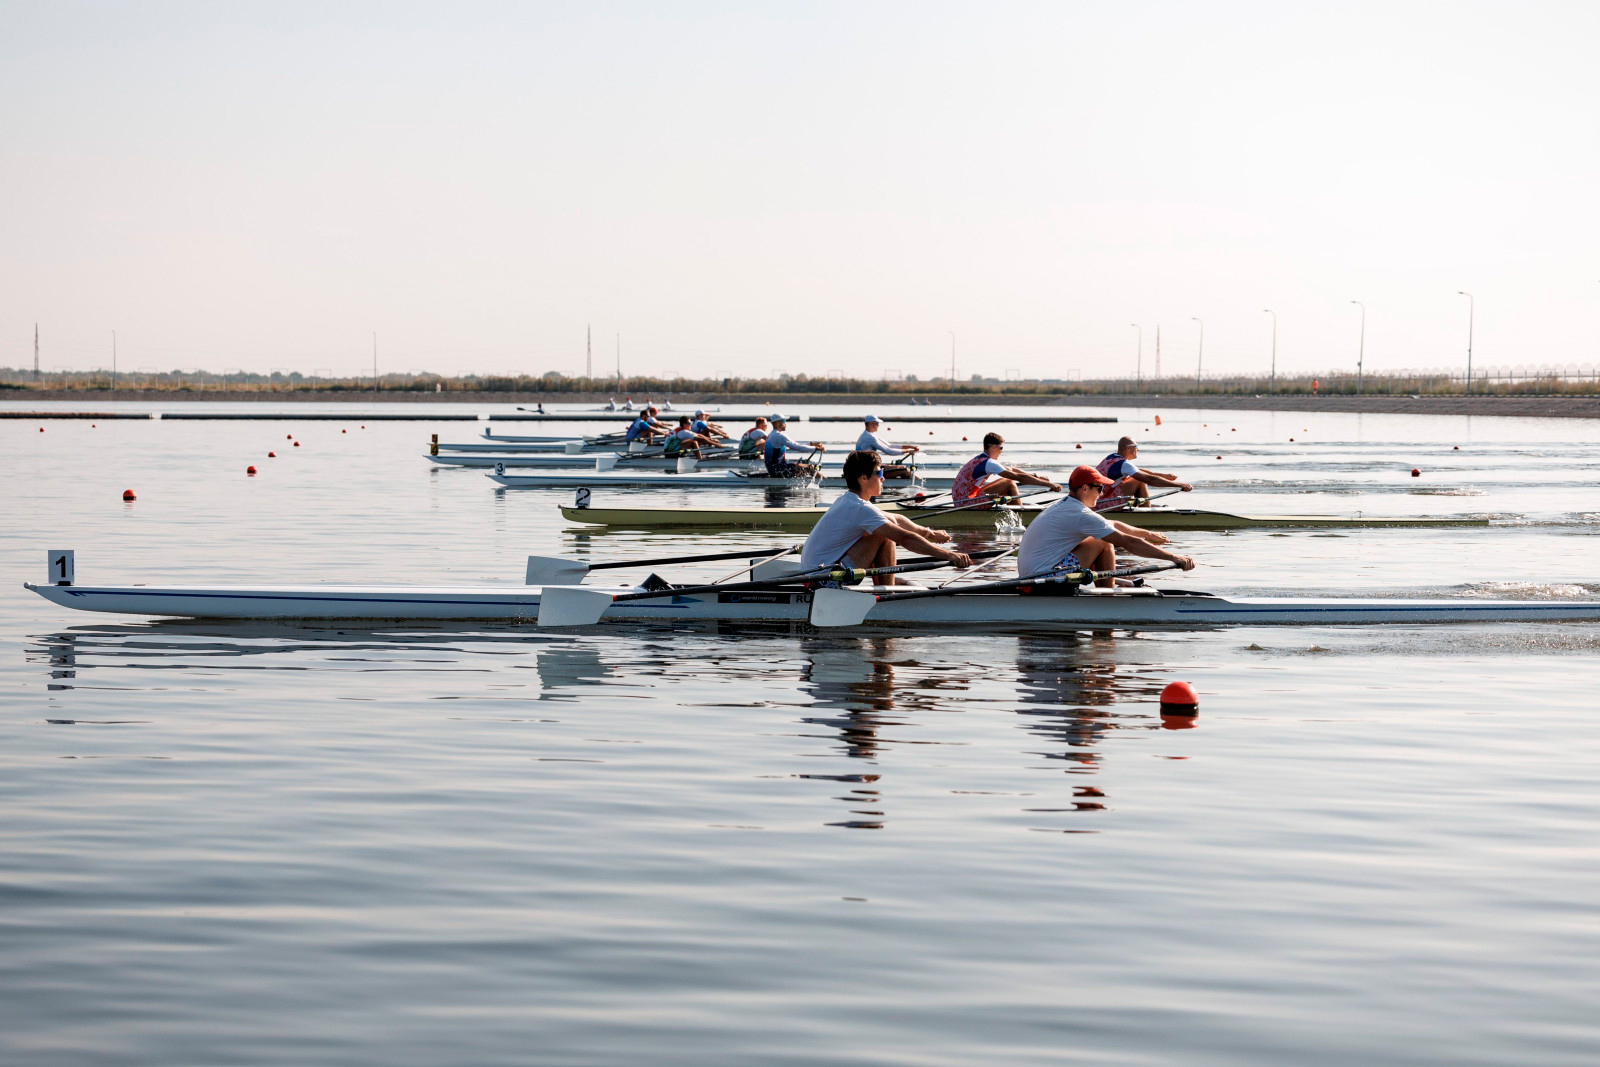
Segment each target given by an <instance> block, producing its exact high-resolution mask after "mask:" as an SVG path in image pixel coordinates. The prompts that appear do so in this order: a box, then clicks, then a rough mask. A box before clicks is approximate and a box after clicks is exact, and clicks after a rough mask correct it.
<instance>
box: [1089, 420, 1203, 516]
mask: <svg viewBox="0 0 1600 1067" xmlns="http://www.w3.org/2000/svg"><path fill="white" fill-rule="evenodd" d="M1138 455H1139V442H1137V441H1135V440H1134V439H1133V438H1131V437H1124V438H1122V440H1120V441H1118V442H1117V450H1116V451H1115V452H1113V453H1111V455H1109V456H1107V457H1106V458H1105V459H1103V460H1101V461H1100V466H1099V471H1100V473H1101V474H1103V475H1105V476H1106V477H1107V478H1110V479H1111V488H1109V489H1107V490H1106V491H1105V496H1104V497H1103V498H1102V499H1101V501H1100V504H1101V506H1102V507H1105V506H1108V505H1112V504H1122V503H1127V502H1129V501H1134V502H1144V503H1148V502H1149V500H1150V487H1151V486H1152V485H1159V486H1171V487H1172V488H1174V489H1182V490H1183V491H1184V492H1185V493H1187V492H1188V491H1189V490H1191V489H1193V488H1194V486H1192V485H1190V484H1189V483H1188V482H1180V481H1178V476H1177V475H1176V474H1162V473H1161V472H1160V471H1147V470H1140V469H1139V467H1138V466H1137V465H1136V464H1135V463H1134V462H1133V461H1134V460H1135V459H1136V458H1137V457H1138Z"/></svg>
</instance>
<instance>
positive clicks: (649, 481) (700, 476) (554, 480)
mask: <svg viewBox="0 0 1600 1067" xmlns="http://www.w3.org/2000/svg"><path fill="white" fill-rule="evenodd" d="M507 466H510V464H507ZM489 477H490V478H491V479H493V480H494V482H495V483H496V484H498V485H501V486H504V487H505V488H507V489H600V488H605V487H612V488H627V489H785V488H796V487H811V486H814V485H817V484H820V485H822V486H824V487H826V488H832V489H843V488H844V479H843V478H823V479H822V481H821V482H820V483H817V482H808V481H805V480H802V479H794V478H773V477H771V476H770V475H766V474H755V475H746V474H744V473H743V472H740V471H732V470H721V471H706V472H705V473H700V472H698V471H695V472H692V473H689V474H675V473H673V472H672V471H641V472H639V473H633V472H631V471H619V470H609V471H571V472H566V473H562V472H556V471H551V472H548V473H544V474H491V475H489ZM952 480H953V479H952V478H951V477H949V476H939V475H929V476H927V477H923V478H919V479H918V480H917V483H916V484H917V485H919V486H922V487H926V488H937V487H940V486H948V485H949V484H950V483H951V481H952ZM898 484H900V485H903V486H909V485H910V484H911V483H909V482H901V483H898ZM813 521H815V520H813Z"/></svg>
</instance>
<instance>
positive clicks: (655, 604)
mask: <svg viewBox="0 0 1600 1067" xmlns="http://www.w3.org/2000/svg"><path fill="white" fill-rule="evenodd" d="M24 588H27V589H31V590H32V591H34V592H35V593H38V594H39V595H40V596H42V597H44V598H45V599H46V600H49V601H50V602H51V603H53V604H57V605H60V606H61V607H67V608H75V609H78V610H80V611H98V612H111V613H114V614H121V615H141V616H157V617H163V616H164V617H177V618H204V619H352V620H369V621H391V620H404V619H461V620H496V621H532V620H534V619H536V618H537V617H538V614H539V604H540V598H541V595H542V593H543V591H544V589H545V588H551V589H554V588H580V587H573V586H562V587H557V586H549V587H540V586H509V585H508V586H479V587H430V586H420V587H406V586H332V585H306V586H259V587H246V586H149V585H133V586H127V585H124V586H87V585H48V584H39V585H34V584H31V583H25V584H24ZM582 588H589V587H582ZM896 588H903V587H892V586H879V587H868V589H869V591H873V592H878V593H888V592H892V591H893V590H894V589H896ZM596 591H600V592H606V593H614V594H618V595H625V594H629V593H633V592H635V591H636V589H635V588H634V587H629V586H615V587H596ZM659 592H660V595H659V596H657V597H655V598H653V599H648V600H631V601H625V602H618V603H615V604H613V605H612V606H610V607H608V608H607V609H606V610H605V613H604V616H603V620H604V621H607V622H626V621H670V622H695V621H707V622H717V621H737V622H787V623H802V622H805V621H806V620H807V618H808V616H809V613H810V608H811V601H812V596H813V593H812V591H811V590H809V589H806V588H802V587H798V586H793V587H775V588H770V589H764V590H736V591H730V592H722V593H717V592H709V593H698V594H694V595H682V594H677V593H674V592H672V591H671V589H665V590H660V591H659ZM1574 621H1600V600H1561V601H1537V600H1480V599H1475V598H1465V597H1462V598H1442V599H1428V600H1421V599H1419V600H1407V599H1356V598H1333V597H1323V598H1301V597H1241V598H1237V599H1235V598H1228V597H1221V596H1213V595H1211V594H1208V593H1196V592H1184V591H1173V590H1159V589H1154V588H1149V587H1143V588H1137V589H1116V590H1103V591H1102V590H1093V591H1090V590H1085V591H1084V592H1082V593H1080V594H1078V595H1076V596H1041V595H1024V594H1019V593H1016V592H1002V593H974V594H970V595H965V596H951V597H944V598H929V599H924V600H905V601H894V600H885V601H881V602H879V603H877V604H876V605H875V606H874V607H873V608H872V609H871V611H870V612H869V613H868V614H867V617H866V622H867V623H868V624H887V625H909V626H919V625H920V626H939V627H944V626H950V625H986V626H1052V625H1055V626H1076V627H1082V626H1094V627H1105V626H1111V627H1127V626H1140V627H1143V626H1180V627H1184V626H1198V627H1210V626H1235V625H1263V624H1265V625H1352V624H1357V625H1359V624H1370V623H1439V622H1493V623H1507V622H1574Z"/></svg>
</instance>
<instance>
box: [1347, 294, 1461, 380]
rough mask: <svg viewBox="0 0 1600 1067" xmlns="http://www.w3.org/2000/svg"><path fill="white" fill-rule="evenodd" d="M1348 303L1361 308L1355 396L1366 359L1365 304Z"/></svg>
mask: <svg viewBox="0 0 1600 1067" xmlns="http://www.w3.org/2000/svg"><path fill="white" fill-rule="evenodd" d="M1350 303H1352V304H1354V305H1355V306H1356V307H1358V308H1360V309H1361V344H1360V345H1359V346H1358V347H1357V348H1356V396H1360V395H1361V368H1362V366H1363V365H1364V364H1365V363H1366V360H1367V305H1365V304H1363V303H1362V302H1361V301H1359V300H1352V301H1350ZM1467 384H1468V385H1469V386H1470V385H1471V384H1472V381H1471V372H1470V371H1469V372H1468V379H1467Z"/></svg>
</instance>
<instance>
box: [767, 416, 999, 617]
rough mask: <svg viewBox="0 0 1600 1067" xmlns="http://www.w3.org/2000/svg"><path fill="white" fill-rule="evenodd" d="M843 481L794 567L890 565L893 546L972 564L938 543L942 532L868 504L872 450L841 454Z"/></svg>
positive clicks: (878, 486) (876, 489)
mask: <svg viewBox="0 0 1600 1067" xmlns="http://www.w3.org/2000/svg"><path fill="white" fill-rule="evenodd" d="M774 421H775V422H776V420H774ZM844 484H845V486H846V487H847V488H848V490H849V491H848V492H846V493H844V494H843V495H841V496H840V497H839V499H838V500H835V501H834V502H833V504H832V505H831V506H830V507H829V508H828V510H827V511H825V512H824V513H823V515H822V518H820V519H818V520H817V524H816V526H814V527H812V529H811V533H810V534H809V535H808V536H807V537H806V543H805V546H804V547H803V548H802V549H801V550H800V566H801V567H802V568H803V569H804V570H807V571H814V570H820V569H822V568H823V567H830V566H833V565H834V564H839V565H841V566H845V567H893V566H894V565H895V548H896V546H898V545H904V546H905V547H906V548H908V549H912V550H913V551H916V552H920V553H922V554H923V555H927V556H934V557H936V558H938V559H942V560H948V561H949V562H951V563H953V564H955V565H956V566H957V567H970V566H972V559H971V557H969V556H968V555H967V554H966V553H965V552H957V551H955V550H954V549H949V548H941V547H939V546H940V545H943V544H947V543H949V541H950V534H949V533H948V532H946V531H944V530H930V529H928V528H927V527H926V526H918V525H917V524H916V523H914V522H912V521H911V520H910V519H908V518H906V517H905V516H903V515H890V514H888V513H886V512H885V511H883V509H882V508H880V507H878V505H876V504H874V503H873V502H872V498H873V497H875V496H879V495H881V494H882V493H883V469H882V467H881V461H880V460H879V459H878V453H876V452H852V453H850V454H849V455H848V456H846V457H845V460H844ZM879 581H880V582H881V583H882V584H884V585H893V584H895V579H894V576H893V575H885V576H884V577H882V578H881V579H879Z"/></svg>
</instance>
